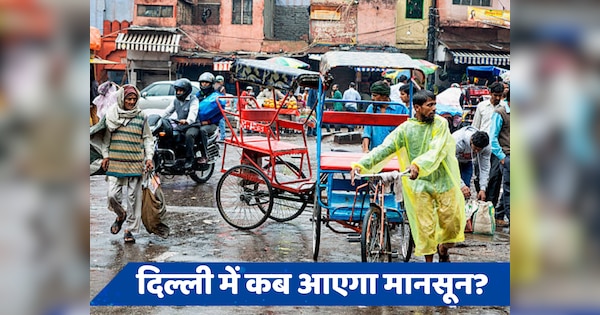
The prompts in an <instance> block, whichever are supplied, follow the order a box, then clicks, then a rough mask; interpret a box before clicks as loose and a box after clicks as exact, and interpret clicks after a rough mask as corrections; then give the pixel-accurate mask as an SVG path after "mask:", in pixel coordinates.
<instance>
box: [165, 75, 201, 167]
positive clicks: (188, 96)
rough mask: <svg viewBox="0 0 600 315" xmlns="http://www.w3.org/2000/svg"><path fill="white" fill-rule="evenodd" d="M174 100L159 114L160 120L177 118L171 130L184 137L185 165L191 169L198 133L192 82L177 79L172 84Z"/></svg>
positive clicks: (196, 100) (196, 108)
mask: <svg viewBox="0 0 600 315" xmlns="http://www.w3.org/2000/svg"><path fill="white" fill-rule="evenodd" d="M173 88H175V98H174V99H173V100H172V101H171V103H170V104H169V106H167V108H165V110H164V111H163V113H162V114H161V118H168V117H170V116H171V115H172V114H173V113H175V114H176V116H177V118H176V119H177V122H176V123H174V126H173V129H175V130H178V131H180V132H181V133H182V134H184V135H185V165H184V166H183V167H184V168H186V169H191V168H192V166H193V161H194V144H195V143H196V139H197V138H198V134H199V133H200V129H199V128H198V126H197V125H198V124H196V118H197V117H198V108H199V102H198V98H197V97H196V96H195V95H193V94H192V82H190V80H188V79H186V78H182V79H179V80H177V81H175V82H174V83H173Z"/></svg>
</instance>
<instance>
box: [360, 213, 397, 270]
mask: <svg viewBox="0 0 600 315" xmlns="http://www.w3.org/2000/svg"><path fill="white" fill-rule="evenodd" d="M380 220H381V209H379V208H378V207H373V206H372V207H371V208H370V209H369V211H368V212H367V215H366V216H365V217H364V218H363V226H362V231H361V235H360V257H361V260H362V262H386V261H387V262H390V261H392V251H391V249H392V246H391V241H390V233H389V227H388V226H387V225H385V226H384V227H383V233H384V235H383V244H382V243H381V240H380V235H381V233H382V229H381V225H380Z"/></svg>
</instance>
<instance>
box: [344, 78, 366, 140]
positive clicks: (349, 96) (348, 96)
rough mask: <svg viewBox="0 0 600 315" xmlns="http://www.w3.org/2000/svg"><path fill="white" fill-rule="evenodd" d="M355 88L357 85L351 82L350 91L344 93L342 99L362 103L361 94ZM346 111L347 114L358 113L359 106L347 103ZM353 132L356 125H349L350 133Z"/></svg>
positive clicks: (345, 105)
mask: <svg viewBox="0 0 600 315" xmlns="http://www.w3.org/2000/svg"><path fill="white" fill-rule="evenodd" d="M355 87H356V83H354V82H350V84H349V85H348V89H347V90H346V91H344V94H343V95H342V99H343V100H346V101H360V100H361V97H360V93H358V91H357V90H355V89H354V88H355ZM344 109H345V110H346V111H347V112H352V113H356V112H357V111H358V104H357V103H355V102H346V104H344ZM353 131H354V125H348V132H353Z"/></svg>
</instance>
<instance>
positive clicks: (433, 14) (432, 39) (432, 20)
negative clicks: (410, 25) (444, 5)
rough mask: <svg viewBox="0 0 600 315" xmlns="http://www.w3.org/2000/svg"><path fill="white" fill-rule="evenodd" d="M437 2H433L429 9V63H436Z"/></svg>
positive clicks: (433, 0) (434, 0)
mask: <svg viewBox="0 0 600 315" xmlns="http://www.w3.org/2000/svg"><path fill="white" fill-rule="evenodd" d="M436 3H437V2H436V0H432V1H431V6H430V7H429V27H428V28H427V61H429V62H434V57H435V56H434V52H435V45H436V42H437V41H436V35H437V4H436Z"/></svg>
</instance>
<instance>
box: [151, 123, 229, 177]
mask: <svg viewBox="0 0 600 315" xmlns="http://www.w3.org/2000/svg"><path fill="white" fill-rule="evenodd" d="M148 124H149V125H150V129H151V130H152V135H153V136H154V139H155V142H154V143H155V152H154V160H153V163H154V168H155V171H156V172H157V173H159V174H162V175H187V176H189V177H190V178H191V179H192V180H194V181H195V182H196V183H198V184H203V183H206V182H207V181H208V180H209V179H210V177H211V176H212V174H213V172H214V170H215V162H216V161H217V159H218V158H219V157H220V153H219V144H218V143H217V140H218V139H219V129H218V128H217V129H216V130H215V132H213V133H212V134H210V135H208V137H207V138H208V141H207V145H206V154H207V157H206V158H207V161H206V162H205V163H202V161H201V159H200V158H201V156H202V155H201V151H200V146H201V145H202V142H201V140H200V137H199V136H198V139H196V143H195V144H194V156H195V159H194V163H193V165H192V167H191V168H185V167H184V165H185V134H184V133H183V132H180V131H179V130H174V129H173V128H172V127H171V120H170V119H168V118H164V119H161V118H160V116H159V115H156V114H152V115H150V116H149V117H148Z"/></svg>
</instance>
